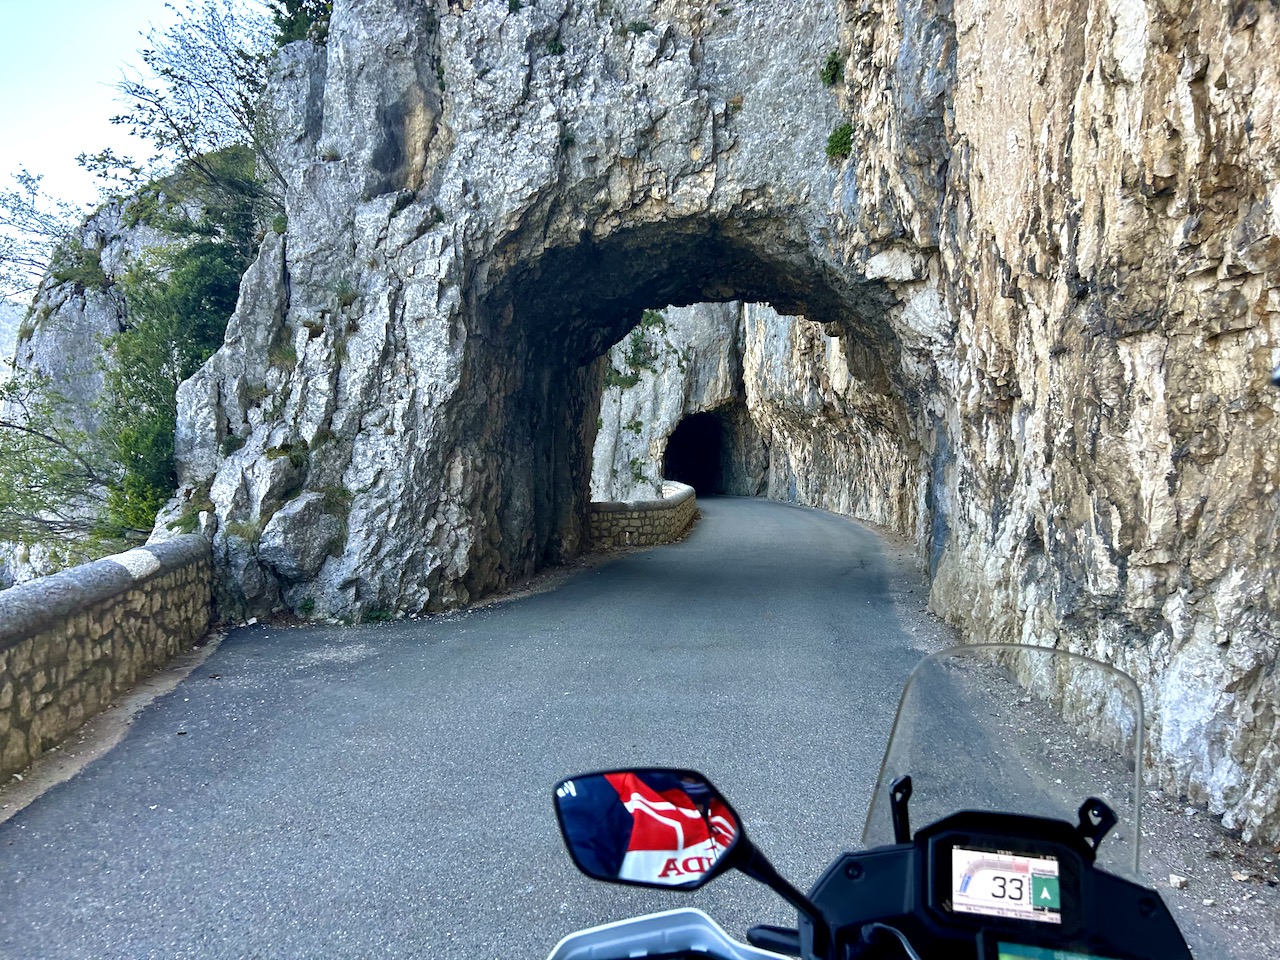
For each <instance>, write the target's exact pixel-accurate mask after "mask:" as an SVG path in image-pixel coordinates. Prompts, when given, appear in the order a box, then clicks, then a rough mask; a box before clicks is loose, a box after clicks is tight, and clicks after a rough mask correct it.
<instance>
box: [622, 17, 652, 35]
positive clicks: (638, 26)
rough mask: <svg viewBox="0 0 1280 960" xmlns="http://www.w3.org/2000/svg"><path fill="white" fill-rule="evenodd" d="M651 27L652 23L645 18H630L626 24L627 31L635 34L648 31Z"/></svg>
mask: <svg viewBox="0 0 1280 960" xmlns="http://www.w3.org/2000/svg"><path fill="white" fill-rule="evenodd" d="M652 29H653V24H651V23H649V22H648V21H647V20H632V21H631V22H630V23H628V24H627V26H626V30H627V32H628V33H634V34H635V35H636V36H639V35H640V34H642V33H649V32H650V31H651V30H652Z"/></svg>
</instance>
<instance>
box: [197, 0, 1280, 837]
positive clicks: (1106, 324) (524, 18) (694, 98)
mask: <svg viewBox="0 0 1280 960" xmlns="http://www.w3.org/2000/svg"><path fill="white" fill-rule="evenodd" d="M515 6H517V5H515V4H507V3H499V2H490V0H474V2H472V3H467V2H458V3H439V4H421V5H420V4H412V5H411V4H402V3H397V2H393V0H345V2H344V0H338V2H337V3H336V4H335V9H334V16H333V20H332V25H331V32H330V34H329V40H328V45H327V47H326V48H324V49H320V48H310V49H309V48H305V47H299V48H291V50H290V51H288V53H287V58H286V62H285V64H284V69H283V70H282V72H281V75H280V79H279V82H278V86H277V90H276V98H277V102H278V103H279V104H280V108H281V111H280V118H279V122H278V124H277V125H278V127H279V128H280V129H281V130H282V131H284V132H285V135H286V136H287V137H289V138H291V139H290V144H289V149H288V151H287V152H288V153H289V156H290V158H291V159H290V161H289V163H288V164H287V167H288V171H287V179H288V181H289V183H290V184H291V191H290V194H289V196H288V198H287V206H288V214H289V218H288V229H287V232H286V234H285V235H284V236H283V237H281V238H270V239H269V241H268V243H267V244H266V246H265V247H264V250H263V253H262V256H261V258H260V259H259V262H258V264H257V265H256V266H255V268H254V270H253V271H252V272H251V274H250V276H249V278H248V279H247V282H246V284H245V287H244V294H243V296H242V300H241V304H240V308H239V310H238V312H237V316H236V317H235V318H233V321H232V324H231V326H230V327H229V330H228V340H227V345H226V347H224V349H223V350H222V351H221V352H220V353H219V354H218V355H217V356H215V357H214V359H213V360H212V361H210V363H209V365H208V366H207V367H206V368H205V369H204V370H203V371H202V372H201V374H200V375H198V376H197V377H196V378H194V379H193V380H192V381H190V382H189V383H188V384H186V385H185V386H184V388H183V390H182V392H181V396H180V403H181V419H182V421H183V426H182V428H181V432H180V438H179V439H180V446H181V449H180V458H181V460H182V464H183V481H184V490H183V491H182V495H183V496H184V497H189V498H191V499H192V500H193V502H194V500H195V498H196V497H197V495H199V496H200V497H203V496H205V495H207V496H208V497H209V504H208V505H209V507H210V508H211V509H209V510H208V511H206V523H207V529H208V530H209V531H210V532H212V534H213V537H214V543H215V562H216V564H217V565H218V568H219V570H220V571H221V575H222V578H223V579H222V597H221V601H222V604H223V610H224V611H241V612H248V611H250V610H263V609H269V608H273V607H277V606H280V605H287V606H291V607H293V608H295V609H300V608H302V606H303V605H305V606H306V607H307V608H308V609H311V608H314V609H315V611H316V612H317V613H318V614H324V615H332V616H344V617H359V616H361V615H365V614H368V613H371V612H375V611H376V612H379V613H382V614H391V615H407V614H413V613H417V612H420V611H423V610H430V609H437V608H439V607H443V606H449V605H454V604H458V603H464V602H466V601H468V600H469V599H471V598H473V597H475V596H478V595H479V594H481V593H484V592H486V591H490V590H494V589H497V588H500V587H502V586H504V585H506V584H509V583H511V582H513V581H515V580H517V579H519V578H521V577H523V576H525V575H526V574H528V573H530V572H531V571H533V570H534V569H536V568H537V567H538V566H540V565H542V564H546V563H551V562H555V561H556V560H558V559H560V558H563V557H566V556H570V555H572V554H573V553H575V552H576V551H578V550H579V549H580V547H581V544H582V541H583V535H584V524H585V518H586V510H587V503H588V490H589V487H590V485H591V484H590V482H589V478H590V476H591V466H590V453H591V450H592V447H593V445H594V442H595V433H596V424H597V419H598V420H599V422H600V423H601V424H604V423H605V422H606V421H607V420H609V421H610V422H612V420H610V418H613V417H615V411H614V410H613V408H612V407H610V406H609V404H610V403H612V401H611V400H610V399H609V388H607V387H605V383H606V382H607V381H608V379H609V377H610V376H611V374H612V373H614V372H615V371H611V370H610V369H609V368H608V363H607V361H601V360H599V359H598V358H600V357H602V355H603V354H604V353H605V352H606V350H607V349H608V348H609V347H610V346H611V345H613V344H615V343H618V342H619V341H621V340H623V338H624V337H627V336H628V335H629V334H630V331H632V330H633V329H637V328H638V329H641V330H642V331H645V332H644V333H643V336H644V337H646V338H647V337H651V336H652V335H653V331H652V330H648V329H646V328H645V327H644V325H643V322H642V316H643V315H644V313H643V312H644V311H645V310H646V309H651V308H653V309H662V308H664V307H666V306H667V305H676V306H682V305H688V304H694V303H700V302H713V301H714V302H727V301H734V300H737V301H743V302H759V303H766V304H768V305H770V307H772V308H773V309H774V310H775V311H776V315H765V314H761V315H759V316H757V317H755V318H754V320H753V319H751V316H750V312H748V316H747V318H746V320H745V321H744V322H743V324H742V325H741V327H740V328H737V329H739V330H740V333H739V334H737V335H739V336H740V337H741V341H740V342H741V347H742V350H741V355H742V357H743V372H744V376H743V380H742V388H741V390H742V392H741V397H740V398H738V397H736V396H735V397H734V398H733V399H732V400H731V402H730V404H729V406H728V407H726V408H716V409H718V410H722V412H723V415H724V416H725V417H730V418H733V417H740V415H741V412H742V411H741V409H740V408H738V407H737V406H736V405H737V404H738V403H739V402H740V403H741V404H742V406H743V407H745V409H746V411H747V414H748V419H749V420H750V422H751V423H752V424H756V425H757V429H759V431H760V433H761V437H760V438H757V439H760V440H762V441H763V442H764V446H766V447H767V449H768V457H767V459H766V460H764V461H762V462H761V463H756V464H753V465H752V469H756V468H759V469H760V470H761V471H762V472H760V473H759V476H760V477H761V478H762V479H763V483H764V489H765V490H766V492H770V493H772V494H774V495H779V496H784V495H785V496H787V497H792V496H794V497H795V498H797V499H807V500H809V501H810V502H815V503H819V504H821V505H825V506H831V507H833V508H835V509H841V510H847V511H849V512H852V513H854V514H855V515H859V516H866V517H868V518H869V519H876V520H878V521H879V522H882V523H886V524H888V525H891V526H893V527H895V528H897V529H899V530H901V531H902V532H904V533H906V534H909V535H913V536H915V537H916V538H917V539H918V541H919V543H920V544H921V555H922V558H923V560H924V562H926V563H927V564H928V567H929V570H930V572H931V574H932V575H933V603H934V605H935V606H936V608H937V609H938V610H939V611H941V612H943V613H945V614H946V615H947V616H948V617H950V618H951V619H952V620H953V621H955V622H956V623H958V624H960V625H961V626H962V627H963V628H964V629H965V630H966V631H967V633H968V634H969V635H970V636H972V637H975V638H990V639H1026V640H1030V641H1034V642H1039V643H1054V644H1058V645H1061V646H1064V647H1069V648H1071V649H1074V650H1078V651H1081V652H1086V653H1092V654H1095V655H1097V656H1100V657H1102V658H1103V659H1106V660H1109V661H1112V662H1115V663H1117V664H1118V665H1120V666H1121V667H1123V668H1125V669H1126V670H1129V671H1130V672H1131V673H1133V674H1134V675H1135V676H1136V677H1138V679H1139V681H1140V682H1141V683H1142V685H1143V687H1144V690H1145V692H1146V695H1147V698H1148V708H1149V712H1150V715H1151V721H1152V732H1153V734H1154V736H1153V737H1152V738H1151V741H1150V743H1151V755H1150V757H1149V759H1150V760H1151V762H1152V764H1153V769H1154V770H1155V771H1156V773H1157V776H1158V777H1159V779H1160V780H1161V782H1162V783H1163V784H1164V785H1165V786H1167V787H1169V788H1171V789H1173V790H1175V791H1177V792H1180V793H1184V794H1186V795H1188V796H1190V797H1191V798H1193V799H1195V800H1199V801H1204V802H1206V803H1208V804H1209V806H1210V807H1211V808H1212V809H1213V810H1214V811H1216V812H1219V813H1221V814H1223V815H1224V818H1225V821H1226V822H1227V824H1228V825H1230V826H1234V827H1239V828H1241V829H1243V830H1244V831H1245V832H1246V834H1247V835H1249V836H1264V835H1265V836H1277V835H1280V794H1278V793H1277V791H1280V786H1278V784H1280V776H1278V775H1277V763H1278V761H1280V746H1278V744H1280V716H1278V715H1277V712H1276V710H1275V704H1276V703H1277V702H1278V701H1280V689H1278V687H1277V684H1280V680H1277V677H1278V676H1280V674H1278V673H1277V671H1276V669H1275V665H1276V657H1277V645H1278V641H1277V640H1276V637H1275V627H1274V625H1275V623H1276V610H1277V599H1278V598H1277V590H1278V589H1280V588H1278V587H1277V586H1276V577H1275V572H1276V570H1277V569H1280V558H1277V556H1276V543H1277V542H1280V541H1278V539H1277V536H1276V534H1277V530H1276V529H1275V524H1276V517H1277V516H1280V509H1278V508H1280V493H1278V492H1277V483H1278V482H1280V463H1278V461H1277V456H1276V453H1275V451H1276V450H1277V449H1280V446H1278V445H1277V440H1278V439H1280V437H1277V428H1276V426H1275V422H1276V421H1275V419H1274V414H1275V412H1276V410H1277V407H1278V400H1280V398H1277V397H1276V396H1273V395H1272V394H1271V393H1270V392H1269V391H1268V388H1267V386H1266V380H1267V373H1268V371H1269V369H1270V367H1271V366H1272V365H1273V363H1274V361H1275V360H1276V359H1277V358H1276V355H1275V354H1276V348H1275V346H1274V344H1275V342H1276V328H1277V312H1280V295H1278V294H1277V289H1276V284H1277V269H1278V268H1280V263H1278V262H1277V258H1278V257H1280V239H1277V238H1278V236H1280V216H1278V215H1277V213H1276V210H1277V204H1278V203H1280V194H1277V193H1276V191H1275V189H1274V187H1273V184H1274V183H1276V182H1277V179H1278V178H1277V170H1276V166H1277V149H1276V145H1275V141H1274V139H1273V136H1272V135H1271V133H1270V131H1271V129H1272V127H1273V124H1272V113H1273V112H1274V111H1275V109H1276V103H1277V94H1278V92H1280V77H1277V76H1276V71H1277V69H1278V65H1277V62H1276V61H1275V58H1274V57H1273V56H1271V55H1270V51H1271V50H1273V49H1274V48H1275V41H1276V39H1277V32H1278V30H1277V11H1276V10H1274V9H1273V8H1271V7H1269V6H1266V5H1250V4H1234V5H1232V4H1229V5H1220V6H1218V7H1205V6H1203V5H1194V4H1190V3H1179V2H1177V0H1168V2H1162V3H1160V4H1156V3H1154V2H1151V3H1143V2H1141V0H1106V2H1104V0H1074V2H1067V3H1062V4H1053V5H1044V4H1026V3H1021V2H1018V0H998V2H993V3H985V4H972V3H965V2H960V3H955V4H952V3H951V2H945V3H944V2H938V3H931V2H923V3H919V4H912V5H902V4H891V3H888V2H871V3H858V4H853V3H831V4H826V3H794V2H784V0H753V2H752V3H739V4H732V5H727V4H720V5H716V4H711V3H688V2H679V3H676V2H673V0H660V2H640V0H635V2H628V0H615V2H611V3H595V2H592V3H580V2H569V0H539V2H538V3H537V4H527V3H526V4H524V5H521V6H520V9H518V10H515V9H513V8H514V7H515ZM833 51H835V52H836V53H837V56H836V58H835V64H836V65H837V66H840V67H842V74H843V75H842V77H840V78H839V79H838V82H837V83H836V84H835V86H834V87H831V88H828V87H826V86H824V83H823V80H822V79H821V78H820V75H821V74H822V72H823V69H822V68H823V67H824V65H825V64H827V63H828V58H829V55H830V54H831V53H832V52H833ZM839 72H840V71H828V74H827V75H828V78H829V79H837V78H836V73H839ZM833 133H834V134H836V136H834V137H832V138H831V140H830V141H829V139H828V138H829V137H830V136H831V135H832V134H833ZM828 149H829V150H830V152H831V153H832V154H834V155H835V157H836V160H835V161H833V162H829V161H828V160H827V152H828ZM798 315H802V316H804V317H805V318H806V319H805V321H804V322H803V323H797V322H792V321H789V320H785V319H782V318H784V317H789V316H798ZM642 352H643V351H642ZM748 371H754V372H751V373H748ZM655 372H656V371H655ZM677 372H678V371H677ZM616 373H619V374H622V375H624V376H627V374H626V372H625V371H621V370H616ZM668 373H670V371H668ZM666 375H667V374H665V373H664V374H663V376H666ZM671 375H672V376H675V374H674V373H673V374H671ZM683 375H684V374H681V376H683ZM717 389H718V388H717ZM602 394H603V396H604V407H603V408H601V406H600V403H601V396H602ZM711 395H712V391H711V389H710V385H708V387H707V392H706V396H707V398H708V402H710V398H711ZM665 396H666V394H665V393H661V392H655V393H654V394H653V395H652V397H651V399H650V401H647V402H648V403H649V406H648V407H637V410H640V409H645V410H648V411H650V412H651V414H652V415H653V416H655V417H659V416H662V417H673V416H676V410H677V407H679V409H681V410H682V411H683V405H684V403H685V400H684V399H681V400H680V401H679V404H677V403H676V402H675V401H673V400H668V399H664V397H665ZM699 402H701V401H699ZM753 404H754V408H753ZM735 410H736V411H737V412H735ZM631 415H632V414H627V413H623V412H622V411H621V408H619V410H618V411H617V412H616V416H617V417H618V418H621V417H623V416H631ZM646 415H649V414H646ZM628 422H629V421H622V426H624V427H625V426H626V424H627V423H628ZM617 443H618V440H617V439H615V450H614V453H613V454H612V455H611V456H610V457H609V458H606V459H607V460H608V461H609V462H610V463H611V464H612V466H611V467H610V470H611V472H612V476H613V477H614V478H615V479H616V476H617V468H618V466H619V464H621V463H626V464H628V465H629V464H630V462H631V460H632V459H633V458H636V457H637V454H638V453H639V452H640V450H639V449H638V448H637V447H635V446H634V445H632V442H631V441H626V442H625V443H624V444H623V447H622V449H621V451H620V452H619V450H618V448H617ZM754 449H759V448H758V447H757V448H754ZM620 458H621V459H620ZM743 463H744V468H743V469H744V476H746V473H745V471H746V461H745V460H744V461H743ZM832 464H841V465H845V466H842V467H840V468H839V469H840V470H843V471H844V472H842V473H839V474H838V475H836V476H824V475H823V474H822V471H823V470H824V469H829V468H830V465H832ZM645 479H646V480H647V481H652V480H653V479H654V478H653V477H648V476H646V477H645ZM597 480H600V478H599V477H598V476H597ZM601 482H603V481H601ZM277 515H281V517H282V518H281V519H280V520H279V521H277V520H276V517H277ZM303 517H311V518H312V519H313V520H314V519H315V518H317V517H327V518H330V520H327V521H324V522H310V521H306V520H301V519H300V518H303ZM317 563H318V564H319V566H318V567H317V566H316V565H317Z"/></svg>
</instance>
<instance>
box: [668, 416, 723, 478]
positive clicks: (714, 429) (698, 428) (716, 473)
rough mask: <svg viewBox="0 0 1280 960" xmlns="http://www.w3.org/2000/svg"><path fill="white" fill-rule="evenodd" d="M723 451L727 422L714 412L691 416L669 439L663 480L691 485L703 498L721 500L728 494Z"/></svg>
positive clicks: (678, 426) (678, 425)
mask: <svg viewBox="0 0 1280 960" xmlns="http://www.w3.org/2000/svg"><path fill="white" fill-rule="evenodd" d="M724 448H725V424H724V421H723V420H722V419H721V418H720V417H719V416H718V415H716V414H715V413H711V412H706V413H694V414H690V415H689V416H686V417H684V418H683V419H682V420H681V421H680V422H679V424H677V425H676V428H675V430H673V431H672V433H671V436H669V437H668V438H667V449H666V452H665V453H664V454H663V456H662V476H663V477H664V478H665V479H667V480H675V481H676V482H678V483H686V484H688V485H689V486H691V487H693V489H694V492H695V493H696V494H697V495H698V496H700V497H715V496H720V495H721V494H723V493H725V492H727V491H726V489H725V477H724Z"/></svg>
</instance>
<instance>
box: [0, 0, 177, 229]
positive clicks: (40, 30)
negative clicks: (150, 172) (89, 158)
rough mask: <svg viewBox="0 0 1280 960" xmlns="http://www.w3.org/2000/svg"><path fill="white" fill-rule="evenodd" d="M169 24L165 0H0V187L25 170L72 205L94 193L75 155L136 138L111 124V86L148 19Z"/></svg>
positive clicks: (121, 146)
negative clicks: (40, 178) (37, 175)
mask: <svg viewBox="0 0 1280 960" xmlns="http://www.w3.org/2000/svg"><path fill="white" fill-rule="evenodd" d="M169 22H171V14H170V12H169V11H168V10H166V8H165V0H0V189H9V188H10V187H11V186H12V175H13V174H14V173H16V172H17V171H18V169H19V168H20V167H23V166H25V167H26V168H27V169H28V170H30V171H31V172H32V173H35V174H43V175H44V184H43V185H44V188H45V190H46V191H47V192H48V193H50V194H52V195H53V196H55V197H59V198H62V199H65V200H70V201H72V202H75V203H78V204H86V203H89V202H91V201H92V200H93V199H94V198H95V197H96V196H97V186H96V182H95V180H94V178H93V177H91V176H90V175H89V174H87V173H85V172H84V171H83V170H81V169H80V168H79V167H78V166H77V164H76V156H77V155H78V154H80V153H90V154H92V153H97V152H98V151H99V150H101V149H103V148H104V147H108V146H110V147H113V148H114V149H115V151H116V152H117V153H119V154H121V155H124V156H132V157H144V156H146V155H147V154H148V151H147V147H146V145H145V144H141V143H139V142H138V141H136V140H130V138H129V137H128V136H127V134H126V133H125V131H124V130H123V129H122V128H120V127H116V126H113V125H112V124H111V117H113V116H115V115H116V114H118V113H122V112H123V109H124V107H123V105H122V104H121V103H120V102H119V100H118V99H117V98H118V96H119V94H117V92H116V91H115V90H114V89H113V85H114V84H115V83H117V82H118V81H119V80H120V78H121V71H122V70H123V69H124V68H126V67H127V66H129V65H140V64H141V59H140V58H139V57H138V53H137V51H138V49H139V48H140V47H142V46H143V44H144V38H143V36H142V35H143V34H145V33H146V32H148V30H149V28H150V26H151V25H152V24H154V25H156V26H161V27H162V26H164V25H166V24H168V23H169Z"/></svg>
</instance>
